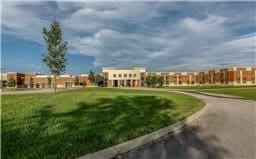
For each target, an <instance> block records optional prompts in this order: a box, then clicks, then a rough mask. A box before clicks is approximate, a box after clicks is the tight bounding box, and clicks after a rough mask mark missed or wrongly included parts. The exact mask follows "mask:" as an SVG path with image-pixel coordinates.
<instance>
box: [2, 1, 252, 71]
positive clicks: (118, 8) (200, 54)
mask: <svg viewBox="0 0 256 159" xmlns="http://www.w3.org/2000/svg"><path fill="white" fill-rule="evenodd" d="M53 19H57V20H59V21H60V24H61V28H62V33H63V39H64V40H65V41H67V42H68V43H69V49H68V53H67V59H68V65H67V70H66V72H65V73H68V74H82V73H88V72H89V70H93V71H95V72H99V71H100V70H101V67H109V66H113V67H118V68H123V67H147V70H149V71H205V70H210V69H219V68H225V67H233V66H238V67H239V66H255V60H256V58H255V53H256V52H255V51H256V2H81V1H76V2H74V1H73V2H69V1H65V2H64V1H23V2H22V1H13V0H12V1H6V0H5V1H2V14H1V55H2V57H1V67H2V68H4V69H5V71H15V72H40V73H42V74H48V73H49V71H48V68H47V67H46V64H45V63H43V62H42V54H46V53H47V51H46V48H45V42H44V40H43V37H42V28H43V27H48V26H49V24H50V22H51V20H53Z"/></svg>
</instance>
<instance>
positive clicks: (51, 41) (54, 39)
mask: <svg viewBox="0 0 256 159" xmlns="http://www.w3.org/2000/svg"><path fill="white" fill-rule="evenodd" d="M43 38H44V40H45V43H46V47H47V54H46V55H45V54H44V55H43V61H44V62H45V63H46V64H47V66H48V68H49V70H50V72H51V74H52V75H53V76H54V92H56V89H57V85H56V77H57V76H59V75H60V73H61V72H64V71H65V70H66V65H67V59H66V53H67V50H68V43H67V42H65V41H63V40H62V31H61V27H60V23H59V22H58V21H57V20H53V21H52V22H51V24H50V27H49V28H48V29H47V28H43Z"/></svg>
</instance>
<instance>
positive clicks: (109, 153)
mask: <svg viewBox="0 0 256 159" xmlns="http://www.w3.org/2000/svg"><path fill="white" fill-rule="evenodd" d="M208 106H209V104H208V103H206V105H205V106H204V107H203V108H201V109H200V110H199V111H197V112H196V113H194V114H192V115H190V116H189V117H187V118H186V119H184V120H182V121H179V122H177V123H174V124H172V125H169V126H167V127H164V128H161V129H159V130H156V131H154V132H151V133H149V134H146V135H143V136H140V137H137V138H135V139H132V140H129V141H126V142H123V143H121V144H118V145H115V146H112V147H109V148H106V149H103V150H100V151H97V152H94V153H89V154H87V155H85V156H81V157H79V158H77V159H109V158H113V157H116V156H118V155H120V154H122V153H125V152H128V151H131V150H133V149H135V148H137V147H140V146H143V145H146V144H148V143H150V142H153V141H155V140H157V139H159V138H161V137H164V136H165V135H167V134H170V133H178V132H179V131H180V130H181V129H182V128H183V127H184V126H185V125H188V124H190V123H192V122H193V121H195V120H196V119H198V118H199V117H200V116H201V115H203V114H204V113H205V112H206V111H207V109H208Z"/></svg>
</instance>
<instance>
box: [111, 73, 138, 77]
mask: <svg viewBox="0 0 256 159" xmlns="http://www.w3.org/2000/svg"><path fill="white" fill-rule="evenodd" d="M128 75H129V77H132V76H133V77H136V74H133V75H132V74H123V75H122V74H118V77H128ZM113 77H117V74H113Z"/></svg>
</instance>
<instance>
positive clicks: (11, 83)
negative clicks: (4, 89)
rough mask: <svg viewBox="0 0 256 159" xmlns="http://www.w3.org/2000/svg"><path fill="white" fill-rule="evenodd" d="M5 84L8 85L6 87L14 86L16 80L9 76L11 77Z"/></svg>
mask: <svg viewBox="0 0 256 159" xmlns="http://www.w3.org/2000/svg"><path fill="white" fill-rule="evenodd" d="M7 86H8V87H15V86H16V81H15V79H13V77H11V78H10V79H9V80H8V82H7Z"/></svg>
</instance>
